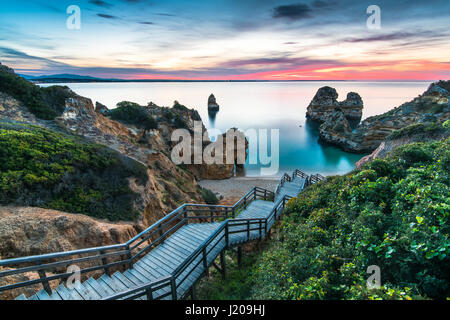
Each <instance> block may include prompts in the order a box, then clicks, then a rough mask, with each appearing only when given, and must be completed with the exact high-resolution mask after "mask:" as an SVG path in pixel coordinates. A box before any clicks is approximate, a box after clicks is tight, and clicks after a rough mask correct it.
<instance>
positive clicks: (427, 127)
mask: <svg viewBox="0 0 450 320" xmlns="http://www.w3.org/2000/svg"><path fill="white" fill-rule="evenodd" d="M444 124H445V123H444ZM444 124H443V125H440V124H438V123H435V122H431V123H415V124H411V125H409V126H407V127H405V128H402V129H399V130H395V131H393V132H392V133H391V134H390V135H389V136H388V137H387V139H388V140H394V139H399V138H402V137H411V136H413V135H414V136H417V137H422V139H421V140H427V139H426V138H427V137H430V136H432V135H437V134H445V133H447V134H449V133H450V130H448V129H449V128H447V127H445V125H444Z"/></svg>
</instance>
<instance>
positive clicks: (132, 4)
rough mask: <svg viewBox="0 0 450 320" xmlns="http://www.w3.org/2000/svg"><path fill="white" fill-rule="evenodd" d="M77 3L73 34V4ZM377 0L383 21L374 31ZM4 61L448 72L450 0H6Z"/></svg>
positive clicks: (55, 65)
mask: <svg viewBox="0 0 450 320" xmlns="http://www.w3.org/2000/svg"><path fill="white" fill-rule="evenodd" d="M71 5H76V6H78V7H79V8H80V29H69V28H68V27H67V19H68V18H70V16H71V14H68V13H67V8H68V7H69V6H71ZM370 5H377V6H378V7H379V8H380V12H381V14H380V28H379V29H373V28H368V26H367V20H368V18H369V17H370V16H371V14H368V13H367V8H368V7H369V6H370ZM0 6H1V9H0V62H1V63H2V64H6V65H8V66H10V67H12V68H14V69H15V71H16V72H17V73H20V74H27V75H35V76H37V75H52V74H62V73H69V74H77V75H89V76H94V77H102V78H117V79H191V80H427V81H430V80H439V79H450V54H449V53H450V1H449V0H426V1H417V0H398V1H395V0H387V1H375V0H369V1H366V0H357V1H355V0H352V1H350V0H341V1H340V0H304V1H303V0H294V1H287V0H286V1H282V0H187V1H182V0H84V1H75V0H70V1H66V0H59V1H45V0H32V1H22V0H14V1H11V0H0Z"/></svg>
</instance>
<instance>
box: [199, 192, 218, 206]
mask: <svg viewBox="0 0 450 320" xmlns="http://www.w3.org/2000/svg"><path fill="white" fill-rule="evenodd" d="M202 197H203V200H205V202H206V203H207V204H213V205H216V204H218V203H219V199H217V197H216V195H215V194H214V192H212V191H211V190H209V189H206V188H203V189H202Z"/></svg>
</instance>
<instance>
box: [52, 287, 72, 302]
mask: <svg viewBox="0 0 450 320" xmlns="http://www.w3.org/2000/svg"><path fill="white" fill-rule="evenodd" d="M55 291H56V292H58V293H59V295H60V296H61V298H62V300H73V297H72V295H71V294H70V293H69V292H68V291H67V289H66V287H65V286H64V285H63V284H60V285H59V286H58V287H57V288H56V289H55Z"/></svg>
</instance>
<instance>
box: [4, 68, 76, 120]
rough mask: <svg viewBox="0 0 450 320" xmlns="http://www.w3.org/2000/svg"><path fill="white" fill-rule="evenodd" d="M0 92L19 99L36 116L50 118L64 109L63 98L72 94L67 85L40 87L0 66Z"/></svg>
mask: <svg viewBox="0 0 450 320" xmlns="http://www.w3.org/2000/svg"><path fill="white" fill-rule="evenodd" d="M0 92H4V93H6V94H9V95H11V96H12V97H13V98H15V99H17V100H19V101H21V102H22V103H23V104H24V105H25V106H26V107H27V108H28V110H29V111H30V112H31V113H33V114H34V115H35V116H36V117H38V118H40V119H44V120H52V119H54V118H55V117H57V116H59V115H61V114H62V112H63V111H64V106H65V100H66V99H67V98H70V97H73V96H74V94H73V93H72V92H71V91H70V90H69V88H68V87H62V86H50V87H46V88H41V87H39V86H37V85H35V84H33V83H31V82H30V81H28V80H26V79H24V78H22V77H20V76H18V75H17V74H15V73H13V72H9V71H7V70H6V68H5V67H4V66H2V67H0Z"/></svg>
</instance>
